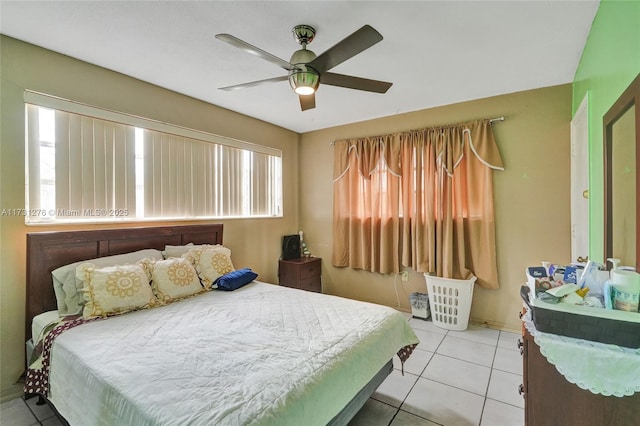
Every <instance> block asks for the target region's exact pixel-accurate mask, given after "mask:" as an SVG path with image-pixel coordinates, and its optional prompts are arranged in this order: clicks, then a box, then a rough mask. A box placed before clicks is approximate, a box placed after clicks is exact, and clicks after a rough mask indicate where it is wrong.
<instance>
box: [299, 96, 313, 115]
mask: <svg viewBox="0 0 640 426" xmlns="http://www.w3.org/2000/svg"><path fill="white" fill-rule="evenodd" d="M298 97H299V98H300V109H301V110H302V111H306V110H308V109H313V108H315V107H316V95H315V94H313V93H312V94H310V95H298Z"/></svg>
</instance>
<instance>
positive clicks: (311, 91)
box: [216, 25, 393, 111]
mask: <svg viewBox="0 0 640 426" xmlns="http://www.w3.org/2000/svg"><path fill="white" fill-rule="evenodd" d="M292 32H293V36H294V38H295V39H296V41H297V42H298V43H299V44H300V45H301V46H302V49H300V50H297V51H296V52H294V53H293V55H292V56H291V59H290V60H289V61H288V62H287V61H285V60H284V59H280V58H278V57H277V56H274V55H272V54H271V53H268V52H265V51H264V50H262V49H259V48H257V47H255V46H253V45H251V44H249V43H247V42H246V41H242V40H240V39H239V38H237V37H234V36H232V35H230V34H217V35H216V38H217V39H218V40H222V41H224V42H226V43H229V44H230V45H232V46H234V47H237V48H240V49H242V50H244V51H245V52H248V53H251V54H252V55H256V56H258V57H259V58H262V59H265V60H267V61H269V62H271V63H273V64H275V65H277V66H279V67H281V68H284V69H285V70H287V71H288V74H287V75H284V76H281V77H274V78H268V79H265V80H258V81H252V82H249V83H243V84H237V85H234V86H227V87H220V90H228V91H229V90H237V89H244V88H247V87H253V86H258V85H261V84H266V83H276V82H279V81H285V80H289V83H290V84H291V87H292V88H293V90H294V91H295V92H296V93H297V94H298V97H299V98H300V108H301V109H302V111H305V110H308V109H312V108H315V107H316V99H315V92H316V90H317V89H318V85H319V84H320V83H322V84H328V85H330V86H338V87H345V88H348V89H357V90H364V91H367V92H376V93H386V91H387V90H389V88H390V87H391V85H392V84H393V83H388V82H386V81H378V80H369V79H367V78H361V77H354V76H351V75H344V74H336V73H332V72H328V71H329V70H330V69H331V68H333V67H335V66H337V65H339V64H341V63H342V62H344V61H346V60H347V59H349V58H351V57H353V56H355V55H357V54H358V53H360V52H362V51H364V50H366V49H368V48H370V47H371V46H373V45H374V44H376V43H378V42H379V41H380V40H382V35H381V34H380V33H379V32H378V31H376V30H375V29H373V28H372V27H371V26H369V25H365V26H363V27H362V28H360V29H359V30H357V31H355V32H354V33H353V34H351V35H349V36H347V37H346V38H344V39H343V40H342V41H340V42H338V43H336V44H335V45H334V46H333V47H331V48H329V49H328V50H327V51H325V52H324V53H322V54H320V55H319V56H316V54H315V53H313V52H312V51H311V50H308V49H307V45H308V44H309V43H311V42H312V41H313V38H314V37H315V34H316V30H315V29H314V28H313V27H311V26H309V25H296V26H295V27H293V29H292Z"/></svg>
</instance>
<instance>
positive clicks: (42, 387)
mask: <svg viewBox="0 0 640 426" xmlns="http://www.w3.org/2000/svg"><path fill="white" fill-rule="evenodd" d="M95 319H97V318H94V319H90V320H86V319H84V318H82V317H78V316H75V317H63V318H60V319H59V320H58V321H54V322H52V323H50V324H49V325H47V326H46V327H45V328H44V330H43V331H42V333H40V336H39V337H38V338H37V341H36V342H34V344H35V347H34V350H33V355H32V356H31V359H30V360H29V368H28V369H27V373H26V378H25V383H24V393H25V395H36V394H39V395H44V396H46V395H47V394H48V393H49V367H50V362H51V346H52V345H53V341H54V340H55V338H56V337H58V336H59V335H61V334H62V333H64V332H65V331H67V330H70V329H72V328H74V327H77V326H79V325H81V324H84V323H86V322H91V321H94V320H95Z"/></svg>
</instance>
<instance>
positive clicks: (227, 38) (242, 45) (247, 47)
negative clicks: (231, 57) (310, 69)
mask: <svg viewBox="0 0 640 426" xmlns="http://www.w3.org/2000/svg"><path fill="white" fill-rule="evenodd" d="M216 38H217V39H218V40H222V41H224V42H225V43H229V44H230V45H232V46H234V47H237V48H239V49H242V50H244V51H245V52H247V53H251V54H252V55H255V56H257V57H259V58H262V59H264V60H267V61H269V62H271V63H273V64H276V65H277V66H279V67H281V68H284V69H285V70H287V71H291V70H293V69H296V67H294V66H293V65H291V64H290V63H289V62H287V61H285V60H284V59H280V58H278V57H277V56H274V55H272V54H271V53H269V52H265V51H264V50H262V49H260V48H257V47H255V46H253V45H251V44H249V43H247V42H246V41H242V40H240V39H239V38H237V37H234V36H232V35H231V34H216Z"/></svg>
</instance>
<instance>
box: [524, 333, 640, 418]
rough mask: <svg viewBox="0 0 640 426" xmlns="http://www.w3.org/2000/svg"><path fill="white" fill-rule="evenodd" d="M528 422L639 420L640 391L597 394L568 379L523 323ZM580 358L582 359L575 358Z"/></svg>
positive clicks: (525, 405) (525, 398)
mask: <svg viewBox="0 0 640 426" xmlns="http://www.w3.org/2000/svg"><path fill="white" fill-rule="evenodd" d="M518 346H520V347H521V353H522V356H523V371H522V372H523V385H522V387H521V388H520V392H521V393H523V396H524V409H525V425H526V426H555V425H558V426H560V425H562V426H564V425H576V426H577V425H579V426H631V425H637V424H640V394H639V393H635V394H633V395H632V396H627V397H623V398H618V397H615V396H608V397H607V396H603V395H596V394H594V393H591V392H589V391H588V390H584V389H580V388H579V387H578V386H576V385H574V384H573V383H570V382H568V381H567V380H566V379H565V378H564V376H562V375H561V374H560V373H559V372H558V371H557V370H556V368H555V367H554V366H553V365H552V364H550V363H549V362H548V361H547V359H546V358H545V357H544V355H542V354H541V353H540V347H539V346H538V345H537V344H536V342H535V341H534V340H533V336H531V335H530V334H529V332H528V331H527V329H526V328H525V327H524V326H523V327H522V341H520V342H518ZM576 362H580V360H576Z"/></svg>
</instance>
